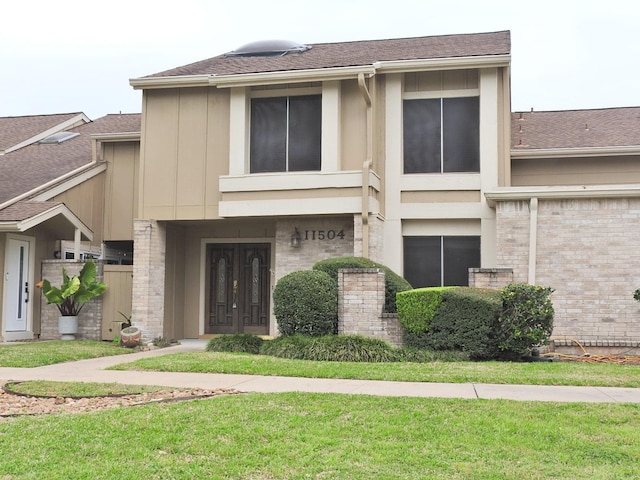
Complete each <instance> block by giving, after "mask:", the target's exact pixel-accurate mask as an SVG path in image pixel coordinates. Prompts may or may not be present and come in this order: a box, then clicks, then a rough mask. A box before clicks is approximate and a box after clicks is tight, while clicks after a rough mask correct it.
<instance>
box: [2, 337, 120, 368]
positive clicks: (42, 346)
mask: <svg viewBox="0 0 640 480" xmlns="http://www.w3.org/2000/svg"><path fill="white" fill-rule="evenodd" d="M131 352H132V350H130V349H128V348H121V347H118V346H116V345H114V344H113V343H109V342H99V341H92V340H74V341H63V340H53V341H46V342H44V341H43V342H27V343H16V344H4V345H0V367H23V368H31V367H42V366H44V365H53V364H54V363H63V362H73V361H76V360H84V359H87V358H98V357H108V356H111V355H122V354H126V353H131Z"/></svg>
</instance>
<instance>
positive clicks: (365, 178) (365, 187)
mask: <svg viewBox="0 0 640 480" xmlns="http://www.w3.org/2000/svg"><path fill="white" fill-rule="evenodd" d="M358 87H359V88H360V93H362V98H363V99H364V101H365V103H366V104H367V127H366V131H367V151H366V159H365V161H364V163H363V164H362V256H363V257H365V258H369V188H370V185H369V172H370V170H371V166H372V165H373V112H372V101H371V94H370V93H369V89H368V88H367V84H366V83H365V80H364V73H359V74H358Z"/></svg>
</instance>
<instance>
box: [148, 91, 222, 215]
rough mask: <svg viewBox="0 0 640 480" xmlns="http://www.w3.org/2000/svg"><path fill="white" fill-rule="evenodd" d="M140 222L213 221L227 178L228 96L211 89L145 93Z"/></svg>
mask: <svg viewBox="0 0 640 480" xmlns="http://www.w3.org/2000/svg"><path fill="white" fill-rule="evenodd" d="M144 95H145V101H144V127H143V128H144V135H143V138H144V139H145V140H144V146H143V148H144V175H143V177H142V178H141V188H142V190H141V193H142V199H141V205H142V212H141V214H142V216H143V217H147V218H157V219H159V220H173V219H183V220H196V219H205V218H216V217H217V216H218V212H217V203H218V199H219V192H218V177H219V176H220V175H223V174H226V173H228V159H229V127H228V124H229V121H228V119H229V94H228V91H225V90H218V89H215V88H184V89H170V90H166V91H156V90H149V91H145V93H144Z"/></svg>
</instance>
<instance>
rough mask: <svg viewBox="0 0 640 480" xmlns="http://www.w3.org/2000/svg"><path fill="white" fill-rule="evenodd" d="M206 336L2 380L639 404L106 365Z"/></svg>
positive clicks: (184, 347)
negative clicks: (116, 367) (136, 370)
mask: <svg viewBox="0 0 640 480" xmlns="http://www.w3.org/2000/svg"><path fill="white" fill-rule="evenodd" d="M205 344H206V342H205V341H203V340H183V341H181V344H180V345H176V346H173V347H168V348H162V349H158V350H152V351H148V352H138V353H133V354H130V355H126V356H121V355H119V356H115V357H103V358H94V359H90V360H80V361H77V362H69V363H60V364H56V365H48V366H46V367H38V368H4V367H0V379H2V380H14V381H24V380H57V381H76V382H116V383H123V384H133V385H162V386H168V387H183V388H207V389H214V388H233V389H236V390H240V391H243V392H261V393H275V392H316V393H344V394H358V395H379V396H404V397H439V398H467V399H473V398H485V399H497V398H501V399H507V400H520V401H553V402H592V403H593V402H630V403H640V388H617V387H556V386H534V385H495V384H472V383H423V382H388V381H377V380H344V379H325V378H298V377H271V376H257V375H225V374H210V373H171V372H142V371H140V372H135V371H112V370H104V369H105V368H108V367H110V366H113V365H117V364H120V363H126V362H131V361H133V360H137V359H140V358H147V357H155V356H158V355H166V354H170V353H178V352H190V351H191V352H194V351H203V350H204V347H205Z"/></svg>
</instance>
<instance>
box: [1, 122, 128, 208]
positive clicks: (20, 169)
mask: <svg viewBox="0 0 640 480" xmlns="http://www.w3.org/2000/svg"><path fill="white" fill-rule="evenodd" d="M69 131H73V132H77V133H79V134H80V135H78V136H77V137H74V138H72V139H70V140H67V141H65V142H62V143H60V144H40V143H35V144H32V145H29V146H27V147H24V148H21V149H20V150H16V151H14V152H11V153H8V154H6V155H3V156H0V203H4V202H6V201H9V200H11V199H12V198H16V197H18V196H19V195H22V194H24V193H26V192H28V191H31V190H33V189H36V188H38V187H40V186H42V185H44V184H46V183H48V182H50V181H52V180H55V179H56V178H59V177H61V176H62V175H65V174H67V173H69V172H71V171H73V170H75V169H77V168H79V167H81V166H83V165H87V164H89V163H91V161H92V150H91V139H90V136H91V134H98V133H119V132H139V131H140V114H126V115H122V114H120V115H106V116H104V117H101V118H99V119H97V120H95V121H93V122H91V123H88V124H85V125H81V126H79V127H76V128H73V129H69Z"/></svg>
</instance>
